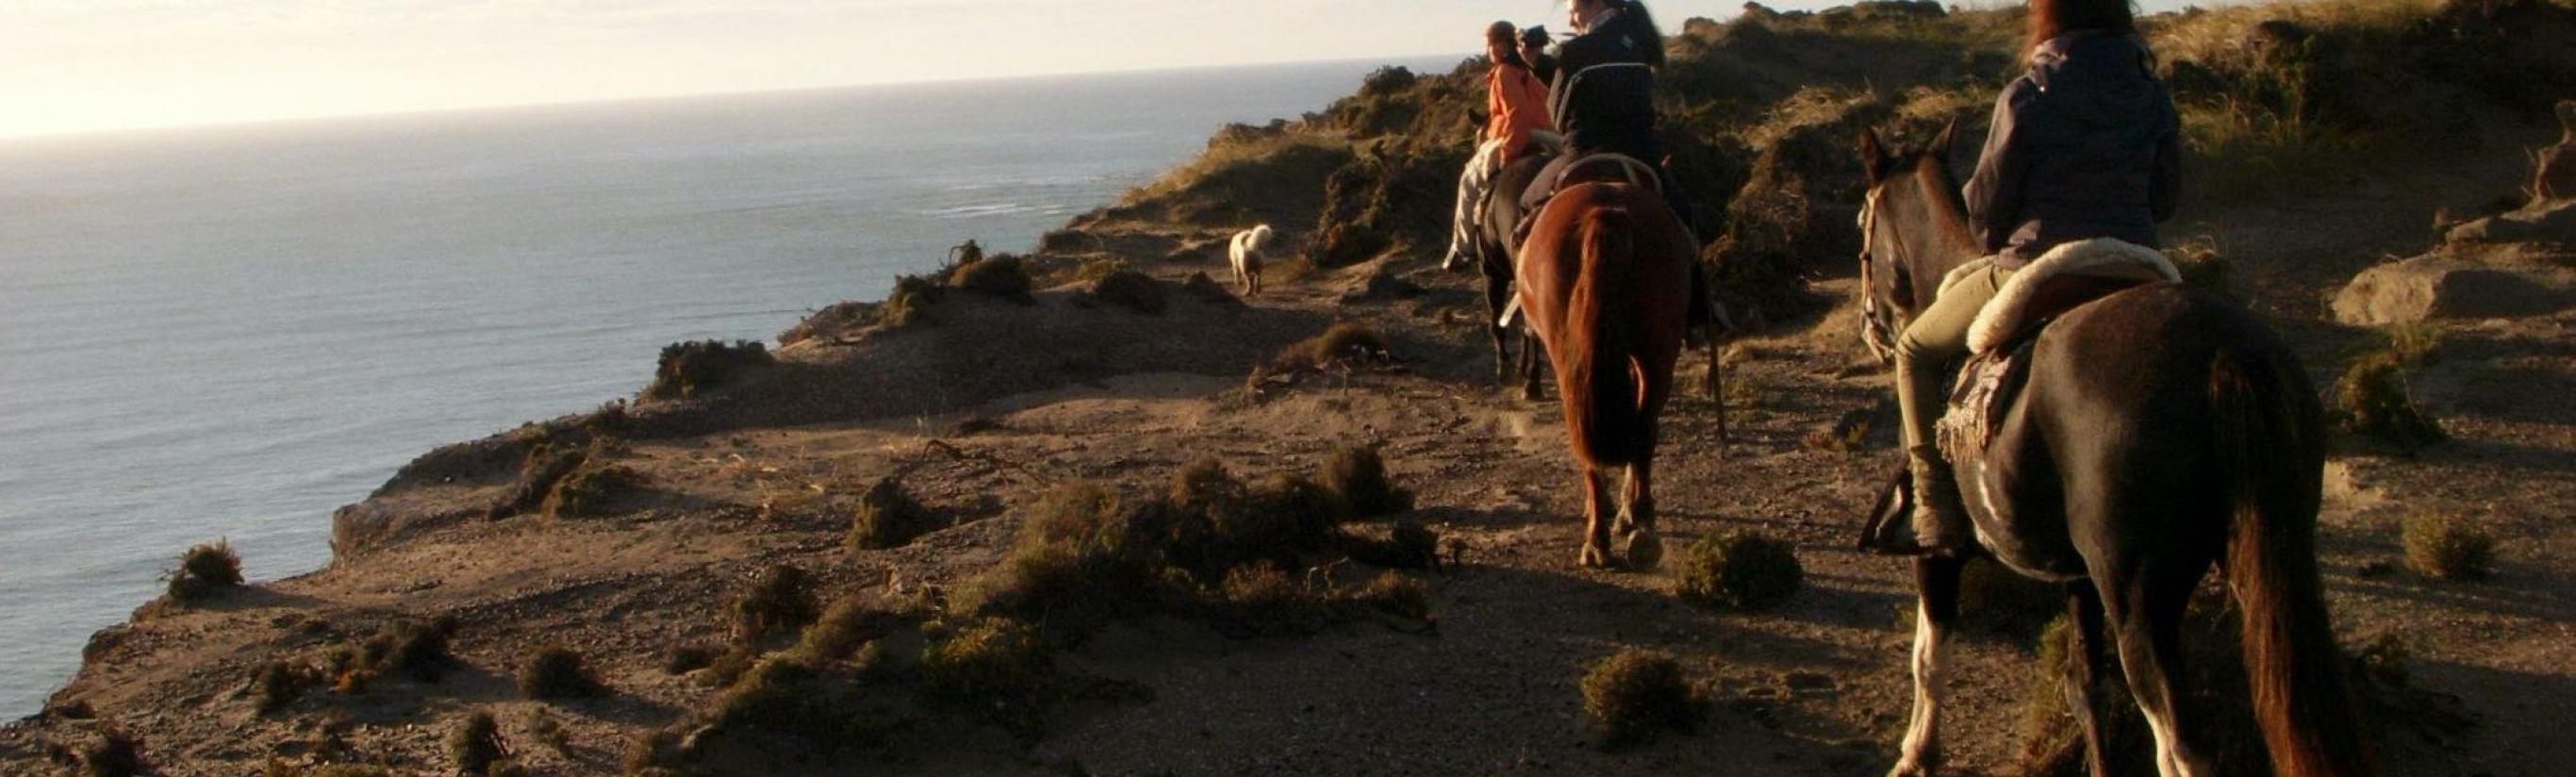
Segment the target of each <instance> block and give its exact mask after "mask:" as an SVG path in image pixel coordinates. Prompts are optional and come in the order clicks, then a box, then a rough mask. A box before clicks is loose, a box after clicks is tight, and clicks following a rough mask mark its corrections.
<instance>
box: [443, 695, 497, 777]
mask: <svg viewBox="0 0 2576 777" xmlns="http://www.w3.org/2000/svg"><path fill="white" fill-rule="evenodd" d="M509 754H510V748H509V745H508V744H507V743H504V742H502V741H501V723H500V721H496V720H493V719H492V713H489V712H482V711H479V710H478V711H476V712H475V713H474V714H471V715H467V716H465V720H464V721H463V722H460V723H458V724H457V726H456V728H455V729H454V730H452V731H450V732H448V735H447V757H448V759H449V760H452V761H455V762H456V768H457V769H458V770H461V771H463V772H465V773H466V774H472V775H484V774H489V773H490V771H491V769H492V765H493V764H496V763H499V762H500V761H501V759H503V758H506V757H509Z"/></svg>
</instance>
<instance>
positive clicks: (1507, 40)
mask: <svg viewBox="0 0 2576 777" xmlns="http://www.w3.org/2000/svg"><path fill="white" fill-rule="evenodd" d="M1520 37H1521V30H1520V28H1519V27H1514V26H1512V23H1511V22H1495V23H1493V24H1489V25H1485V45H1488V46H1492V47H1494V48H1497V49H1501V50H1502V52H1503V59H1502V61H1500V62H1496V63H1494V64H1497V65H1510V66H1512V67H1517V68H1528V67H1529V63H1527V62H1523V61H1521V51H1520V46H1519V42H1520Z"/></svg>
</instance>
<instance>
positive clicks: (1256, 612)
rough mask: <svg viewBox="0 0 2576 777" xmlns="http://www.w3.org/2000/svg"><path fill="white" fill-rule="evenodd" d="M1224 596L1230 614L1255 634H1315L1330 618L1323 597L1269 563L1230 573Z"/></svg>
mask: <svg viewBox="0 0 2576 777" xmlns="http://www.w3.org/2000/svg"><path fill="white" fill-rule="evenodd" d="M1223 596H1224V601H1225V606H1226V610H1227V614H1228V615H1230V616H1231V617H1232V618H1233V619H1234V621H1235V622H1236V623H1239V624H1242V625H1245V626H1248V627H1250V628H1251V630H1253V631H1255V632H1288V633H1306V632H1311V631H1314V630H1316V629H1320V628H1322V627H1323V626H1324V623H1325V621H1326V619H1327V618H1328V617H1329V615H1330V613H1328V612H1326V611H1325V609H1324V602H1323V599H1322V598H1321V597H1318V596H1316V595H1315V593H1314V592H1313V591H1309V590H1307V588H1306V585H1305V584H1304V583H1302V582H1299V581H1298V580H1297V578H1295V577H1293V576H1290V575H1289V574H1288V572H1287V570H1283V569H1280V568H1279V565H1277V564H1273V563H1270V562H1268V561H1261V562H1256V563H1252V564H1246V565H1244V566H1239V567H1235V568H1234V569H1232V570H1230V571H1228V572H1226V573H1225V586H1224V589H1223Z"/></svg>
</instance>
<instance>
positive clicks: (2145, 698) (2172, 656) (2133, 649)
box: [2095, 570, 2217, 777]
mask: <svg viewBox="0 0 2576 777" xmlns="http://www.w3.org/2000/svg"><path fill="white" fill-rule="evenodd" d="M2199 577H2200V576H2199V575H2198V574H2197V573H2195V574H2190V575H2170V574H2167V575H2159V574H2153V573H2152V571H2147V570H2142V571H2141V573H2140V574H2135V575H2133V576H2130V577H2128V578H2126V579H2112V578H2110V577H2108V576H2104V575H2099V574H2097V575H2095V580H2096V581H2098V582H2099V585H2100V586H2101V587H2100V593H2101V597H2102V599H2101V601H2102V603H2103V609H2104V615H2105V616H2107V617H2106V620H2107V621H2108V623H2109V626H2110V628H2111V630H2112V632H2113V634H2114V637H2113V640H2112V644H2113V645H2114V646H2115V647H2117V648H2118V650H2119V653H2120V669H2121V671H2122V673H2123V674H2125V675H2126V676H2127V678H2128V681H2129V695H2130V696H2131V697H2133V698H2135V699H2137V702H2138V711H2139V712H2141V713H2143V714H2145V716H2146V718H2147V730H2148V732H2149V733H2151V734H2153V735H2154V736H2155V742H2156V773H2157V774H2159V775H2161V776H2162V777H2199V776H2200V775H2210V774H2217V771H2216V770H2214V769H2213V768H2212V767H2211V766H2210V764H2209V761H2208V760H2207V759H2206V758H2204V757H2202V755H2201V754H2200V753H2198V752H2196V749H2195V748H2194V747H2193V746H2192V743H2191V739H2192V731H2193V728H2192V726H2193V725H2194V724H2195V723H2198V722H2199V721H2197V720H2193V719H2190V718H2194V717H2195V716H2192V715H2189V714H2187V713H2186V711H2185V709H2184V708H2185V707H2186V706H2187V705H2185V704H2184V700H2183V697H2182V693H2181V690H2180V686H2181V683H2180V682H2179V680H2180V678H2181V676H2182V670H2183V660H2182V619H2183V615H2184V612H2185V611H2186V610H2187V609H2188V608H2189V606H2190V604H2191V588H2192V585H2193V584H2195V583H2197V582H2198V580H2199Z"/></svg>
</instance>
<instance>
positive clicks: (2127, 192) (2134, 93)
mask: <svg viewBox="0 0 2576 777" xmlns="http://www.w3.org/2000/svg"><path fill="white" fill-rule="evenodd" d="M2152 68H2153V65H2152V64H2151V61H2150V59H2149V55H2148V54H2147V50H2146V48H2145V47H2144V46H2141V45H2139V43H2138V39H2137V36H2136V35H2134V34H2132V33H2129V32H2128V31H2126V30H2076V31H2073V32H2069V33H2067V34H2065V35H2061V36H2058V37H2055V38H2050V39H2049V40H2047V41H2045V42H2043V43H2040V44H2039V45H2038V46H2035V47H2033V48H2032V50H2031V53H2030V71H2029V72H2027V73H2024V74H2023V75H2022V77H2020V78H2018V79H2014V80H2013V82H2012V84H2011V85H2010V86H2006V87H2004V93H2003V95H2002V97H2001V99H1998V100H1996V101H1995V114H1994V130H1993V133H1992V134H1989V135H1987V136H1986V149H1985V152H1984V154H1983V155H1981V156H1980V157H1979V159H1978V162H1977V172H1976V175H1975V176H1974V177H1971V178H1969V179H1968V183H1967V186H1966V191H1965V192H1964V194H1965V195H1966V197H1967V200H1968V214H1969V216H1970V218H1971V220H1972V226H1973V227H1974V229H1975V230H1976V237H1977V241H1978V243H1979V244H1980V247H1982V248H1984V249H1985V250H1986V252H1987V253H1988V254H1991V255H1993V256H1994V257H1995V266H1996V267H1997V268H1999V269H2005V270H2011V269H2017V268H2020V267H2021V266H2022V265H2023V264H2025V263H2028V262H2029V261H2030V260H2032V259H2037V258H2039V256H2040V255H2041V254H2044V253H2047V252H2048V249H2051V248H2055V247H2057V246H2058V245H2059V244H2062V243H2068V242H2073V241H2076V240H2083V239H2087V238H2096V237H2112V238H2119V239H2121V240H2125V241H2128V242H2131V243H2136V244H2138V245H2142V246H2148V247H2151V248H2152V247H2155V245H2156V222H2160V221H2163V220H2165V219H2166V218H2169V217H2171V216H2172V215H2173V211H2174V201H2175V199H2176V197H2175V195H2176V191H2175V190H2176V189H2178V188H2179V187H2180V182H2179V179H2180V178H2181V172H2180V171H2181V158H2182V145H2181V137H2182V133H2181V127H2180V120H2179V119H2178V118H2177V117H2176V115H2175V112H2174V104H2173V97H2172V96H2171V95H2168V94H2166V93H2165V87H2164V84H2162V83H2160V82H2158V81H2157V80H2156V78H2155V73H2154V70H2153V69H2152Z"/></svg>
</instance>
